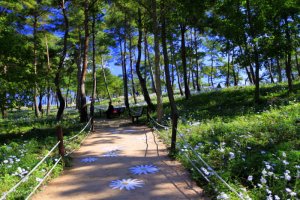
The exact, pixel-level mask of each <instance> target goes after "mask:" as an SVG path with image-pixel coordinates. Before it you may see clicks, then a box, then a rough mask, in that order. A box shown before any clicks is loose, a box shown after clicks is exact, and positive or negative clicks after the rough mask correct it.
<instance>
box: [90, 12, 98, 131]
mask: <svg viewBox="0 0 300 200" xmlns="http://www.w3.org/2000/svg"><path fill="white" fill-rule="evenodd" d="M95 24H96V13H95V12H93V23H92V33H93V35H92V36H93V38H92V45H93V90H92V99H91V107H90V115H91V118H92V120H91V127H92V131H94V117H95V116H94V111H95V107H94V104H95V99H96V84H97V76H96V60H95V58H96V49H95V34H96V33H95V31H96V30H95Z"/></svg>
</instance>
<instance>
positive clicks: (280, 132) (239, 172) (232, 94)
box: [161, 83, 300, 199]
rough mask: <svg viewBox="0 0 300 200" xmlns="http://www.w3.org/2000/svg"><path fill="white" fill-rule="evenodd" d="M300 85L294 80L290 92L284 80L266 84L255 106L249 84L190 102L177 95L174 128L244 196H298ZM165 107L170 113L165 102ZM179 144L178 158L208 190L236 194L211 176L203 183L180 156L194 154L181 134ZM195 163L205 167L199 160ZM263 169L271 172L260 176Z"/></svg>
mask: <svg viewBox="0 0 300 200" xmlns="http://www.w3.org/2000/svg"><path fill="white" fill-rule="evenodd" d="M299 89H300V84H299V83H297V84H295V91H296V92H295V93H292V94H289V93H288V92H287V86H286V84H279V85H265V86H263V87H262V89H261V103H260V104H259V105H255V104H254V103H253V94H254V87H251V86H249V87H235V88H228V89H222V90H220V91H212V92H208V93H202V94H199V95H195V96H193V97H192V98H191V99H190V100H188V101H186V100H184V99H178V100H177V101H176V103H177V106H178V108H179V113H180V120H179V121H180V123H179V128H178V129H179V130H180V132H181V133H183V135H184V137H185V138H186V140H187V141H188V143H189V145H191V147H192V148H193V149H194V150H195V151H196V152H197V153H199V154H200V155H201V156H202V157H203V158H204V160H205V161H206V162H207V163H209V165H210V166H211V167H212V168H213V169H215V170H216V171H217V173H218V174H219V175H220V176H221V177H222V178H223V179H224V180H226V182H227V183H229V184H230V185H231V186H232V187H233V188H235V189H236V190H237V191H238V192H241V193H242V194H243V195H244V197H247V196H248V197H251V198H252V199H267V196H269V195H270V194H268V192H270V191H271V192H272V195H273V197H274V198H275V195H277V196H279V197H280V198H281V199H288V198H290V199H296V198H299V195H300V181H299V176H300V169H299V168H300V166H299V163H300V151H299V149H300V125H299V119H300V103H299V101H300V93H299ZM191 105H192V106H191ZM164 107H165V111H166V113H169V112H170V108H169V106H168V104H165V105H164ZM168 117H169V114H166V116H165V123H170V122H169V120H168ZM161 136H162V137H163V138H167V137H169V136H170V131H162V132H161ZM167 141H170V138H168V140H167ZM177 147H178V151H179V153H178V154H177V158H178V159H179V160H180V161H181V162H182V163H183V164H184V165H185V166H186V167H187V169H189V170H190V171H191V174H192V176H193V177H194V179H195V180H197V182H198V183H199V184H200V185H201V186H202V187H204V188H205V189H206V191H207V192H208V193H209V194H211V195H212V196H214V197H217V196H218V195H220V193H221V192H225V193H226V194H227V195H228V196H230V198H231V199H238V198H237V196H236V195H235V194H233V193H232V192H231V191H229V190H228V188H227V187H225V186H224V184H222V183H221V182H220V181H219V180H218V179H216V178H215V176H214V175H211V176H210V179H211V180H212V182H211V184H207V182H206V181H205V179H204V178H203V177H202V176H201V175H199V173H198V172H197V171H196V170H195V169H194V168H193V166H192V165H191V164H190V163H189V162H188V161H187V159H186V158H185V156H184V155H183V153H182V152H186V153H188V155H189V156H190V157H191V159H195V158H196V156H195V155H194V153H193V151H191V150H190V149H186V147H185V144H184V142H183V141H182V140H181V139H180V138H179V139H178V144H177ZM180 150H181V151H180ZM196 165H197V166H198V167H199V168H201V167H204V168H206V166H204V165H203V164H202V163H201V162H200V163H197V164H196ZM202 169H203V168H202ZM206 169H207V168H206ZM264 169H265V171H266V172H267V173H268V174H270V175H266V176H265V175H263V174H264ZM207 170H208V171H209V169H207ZM249 176H250V177H251V176H252V177H253V180H252V181H249V180H248V177H249ZM264 180H266V183H264ZM260 184H261V185H260ZM287 188H288V189H291V190H292V191H293V192H295V193H296V195H297V196H292V195H294V194H295V193H293V192H287V190H288V189H287ZM219 198H220V197H219Z"/></svg>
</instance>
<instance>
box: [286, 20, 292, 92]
mask: <svg viewBox="0 0 300 200" xmlns="http://www.w3.org/2000/svg"><path fill="white" fill-rule="evenodd" d="M284 21H285V24H286V26H285V27H286V28H285V36H286V42H287V46H288V48H287V50H286V56H287V58H286V59H285V73H286V77H287V79H288V86H289V92H292V91H293V83H292V74H291V73H292V65H291V61H292V55H291V51H292V42H291V35H290V31H289V29H288V19H287V17H285V19H284Z"/></svg>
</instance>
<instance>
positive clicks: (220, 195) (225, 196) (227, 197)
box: [217, 192, 230, 200]
mask: <svg viewBox="0 0 300 200" xmlns="http://www.w3.org/2000/svg"><path fill="white" fill-rule="evenodd" d="M217 199H224V200H226V199H230V198H229V196H228V195H227V194H226V193H225V192H221V194H219V195H218V196H217Z"/></svg>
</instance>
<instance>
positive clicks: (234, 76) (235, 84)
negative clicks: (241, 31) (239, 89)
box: [231, 49, 239, 86]
mask: <svg viewBox="0 0 300 200" xmlns="http://www.w3.org/2000/svg"><path fill="white" fill-rule="evenodd" d="M231 65H232V75H233V80H234V86H237V85H238V84H239V80H238V79H239V71H237V72H235V68H234V49H233V50H232V57H231Z"/></svg>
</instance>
